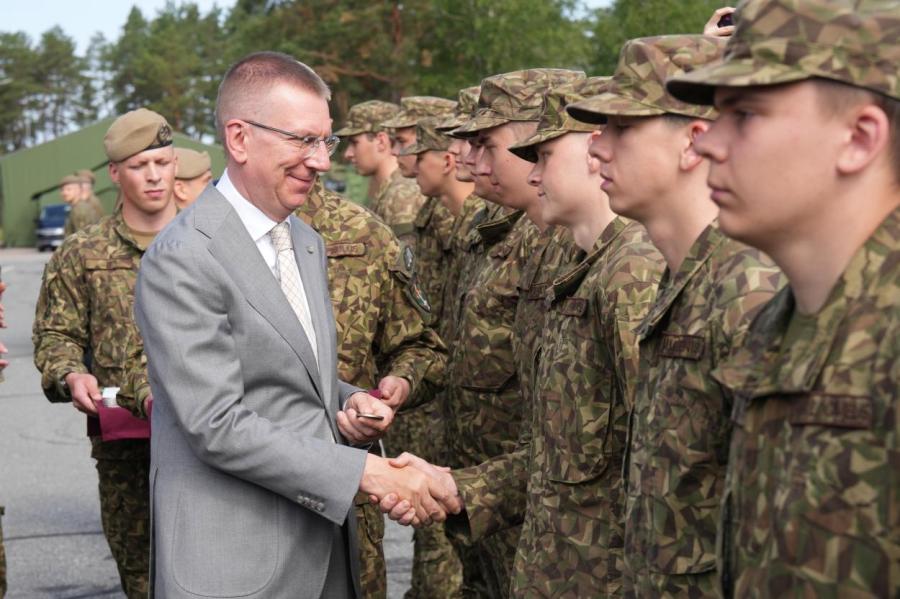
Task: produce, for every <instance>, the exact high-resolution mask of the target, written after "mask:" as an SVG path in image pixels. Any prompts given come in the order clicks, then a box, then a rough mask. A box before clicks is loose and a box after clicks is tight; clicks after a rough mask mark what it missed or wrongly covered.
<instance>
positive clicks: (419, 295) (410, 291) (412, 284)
mask: <svg viewBox="0 0 900 599" xmlns="http://www.w3.org/2000/svg"><path fill="white" fill-rule="evenodd" d="M405 290H406V297H408V298H409V300H410V301H411V302H412V303H413V305H414V306H415V307H416V308H418V309H419V311H420V312H422V313H423V314H425V315H430V314H431V303H430V302H429V301H428V298H427V297H425V293H424V292H423V291H422V288H421V287H420V286H419V281H418V280H417V279H416V278H415V277H413V278H412V279H411V280H410V281H409V283H407V284H406V286H405Z"/></svg>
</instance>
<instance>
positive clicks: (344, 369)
mask: <svg viewBox="0 0 900 599" xmlns="http://www.w3.org/2000/svg"><path fill="white" fill-rule="evenodd" d="M297 216H298V217H300V218H301V219H303V220H304V221H305V222H306V223H307V224H308V225H310V226H311V227H312V228H313V229H315V230H316V232H317V233H319V235H321V236H322V239H323V240H324V242H325V249H326V253H327V255H328V283H329V289H330V292H331V298H332V303H333V307H334V316H335V325H336V327H337V352H338V375H339V376H340V378H341V380H343V381H345V382H348V383H350V384H352V385H356V386H357V387H360V388H362V389H372V388H375V387H378V388H380V389H382V391H384V392H385V400H386V401H388V402H389V403H392V405H404V402H405V401H406V399H407V397H409V398H411V399H413V400H415V399H419V398H422V397H427V396H428V394H425V393H416V391H417V390H418V389H419V388H420V387H421V386H423V385H426V384H434V383H435V382H438V383H439V382H441V381H442V380H443V373H444V367H445V365H446V348H445V347H444V344H443V343H442V342H441V340H440V338H438V336H437V333H435V332H434V330H432V329H431V328H429V327H428V326H427V324H426V319H429V318H430V317H431V313H430V306H429V304H428V302H427V300H426V299H425V296H424V295H423V293H422V291H421V290H420V289H419V287H418V283H417V281H416V276H415V272H413V270H412V267H413V266H414V265H413V264H412V261H411V260H410V259H408V256H409V250H408V248H405V247H404V246H402V245H401V244H400V242H399V241H398V240H397V239H396V237H395V236H394V234H393V233H392V232H391V230H390V228H389V227H387V226H386V225H385V224H384V223H382V222H381V221H380V220H379V219H378V218H376V217H375V216H374V215H372V213H371V212H369V211H368V210H366V209H365V208H363V207H362V206H358V205H356V204H354V203H352V202H350V201H348V200H345V199H344V198H342V197H341V196H339V195H337V194H335V193H333V192H330V191H328V190H326V189H325V188H324V186H323V185H322V184H321V181H317V182H316V184H315V187H314V188H313V191H312V192H311V193H310V195H309V197H308V199H307V201H306V203H305V204H304V205H303V206H302V207H301V208H300V209H299V210H298V211H297ZM379 365H383V366H381V367H380V368H379ZM379 371H382V372H387V373H389V374H388V375H387V376H386V377H384V378H381V377H380V376H379ZM400 379H402V380H400ZM400 386H404V387H408V392H406V393H403V392H400V393H399V394H398V393H395V392H393V391H392V389H396V388H398V387H400ZM388 392H390V393H388ZM394 395H398V396H397V397H396V398H394V397H393V396H394ZM356 506H357V507H356V509H357V518H356V521H357V526H358V527H359V546H360V558H361V559H360V575H361V587H362V591H363V594H364V595H365V597H368V598H378V597H386V596H387V578H386V573H385V564H384V549H383V547H382V543H381V541H382V538H383V537H384V520H383V517H382V515H381V512H380V511H379V510H378V508H377V507H376V506H373V505H371V504H370V503H369V500H368V496H367V495H366V494H364V493H360V494H359V495H357V498H356Z"/></svg>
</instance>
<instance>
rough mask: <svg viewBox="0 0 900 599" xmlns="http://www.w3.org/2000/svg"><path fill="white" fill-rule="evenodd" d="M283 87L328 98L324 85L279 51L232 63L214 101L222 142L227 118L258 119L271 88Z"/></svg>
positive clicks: (256, 54)
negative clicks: (283, 85) (289, 86)
mask: <svg viewBox="0 0 900 599" xmlns="http://www.w3.org/2000/svg"><path fill="white" fill-rule="evenodd" d="M279 84H287V85H291V86H294V87H297V88H298V89H302V90H304V91H307V92H309V93H311V94H314V95H316V96H318V97H320V98H323V99H324V100H325V101H328V100H330V99H331V90H330V89H328V85H326V83H325V82H324V81H323V80H322V78H321V77H319V76H318V75H317V74H316V72H315V71H313V70H312V69H311V68H309V67H308V66H306V65H305V64H303V63H302V62H300V61H299V60H296V59H295V58H293V57H291V56H288V55H287V54H282V53H281V52H254V53H253V54H248V55H247V56H245V57H244V58H242V59H241V60H239V61H237V62H236V63H234V64H233V65H232V66H231V68H230V69H228V72H227V73H226V74H225V78H224V79H222V83H221V84H220V85H219V94H218V97H217V98H216V129H217V130H218V132H219V137H220V138H223V139H224V128H225V123H227V122H228V120H229V119H234V118H240V119H256V120H259V119H260V117H261V113H262V111H264V110H265V105H266V102H265V97H266V95H267V94H268V93H269V92H270V91H271V90H272V88H273V87H275V86H276V85H279Z"/></svg>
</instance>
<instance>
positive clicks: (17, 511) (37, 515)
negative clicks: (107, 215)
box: [0, 249, 412, 599]
mask: <svg viewBox="0 0 900 599" xmlns="http://www.w3.org/2000/svg"><path fill="white" fill-rule="evenodd" d="M47 258H48V255H47V254H38V253H36V252H34V251H31V250H19V249H7V250H0V265H2V269H3V270H2V276H3V280H4V281H6V282H7V284H8V285H9V289H7V291H6V293H5V294H4V297H3V305H4V306H5V308H6V311H7V322H8V324H9V328H8V329H6V330H2V331H0V338H2V339H3V342H4V343H5V344H6V346H7V347H8V348H9V351H10V353H9V359H10V362H11V364H10V366H9V368H7V369H6V371H5V376H6V382H5V383H2V384H0V504H3V505H5V506H6V516H5V518H4V520H3V532H4V536H5V539H4V541H5V544H6V551H7V561H8V564H7V568H8V573H9V593H8V595H7V597H8V599H20V598H29V599H31V598H42V597H48V598H51V597H52V598H54V599H81V598H88V597H104V598H119V597H124V595H123V594H122V593H121V592H120V591H119V585H118V576H117V575H116V568H115V563H114V562H113V560H112V556H111V555H110V553H109V549H108V547H107V545H106V541H105V539H104V538H103V534H102V533H101V531H100V514H99V502H98V499H97V476H96V471H95V470H94V464H93V460H91V458H90V444H89V443H88V441H87V438H86V437H85V436H84V431H85V423H84V417H83V416H81V415H79V414H78V413H77V412H76V411H75V410H74V409H72V408H71V407H69V406H67V405H52V404H50V403H48V402H47V401H46V400H45V399H44V398H43V395H42V394H41V391H40V377H39V375H38V372H37V370H35V368H34V364H33V362H32V345H31V324H32V320H33V318H34V302H35V300H36V298H37V292H38V288H39V286H40V278H41V273H42V271H43V265H44V263H45V262H46V260H47ZM385 552H386V554H387V556H388V577H389V597H391V598H395V597H397V598H399V597H402V596H403V592H404V591H405V590H406V588H407V587H408V586H409V571H410V568H411V559H412V543H411V533H410V532H409V531H408V530H406V529H402V528H401V527H398V526H394V525H392V524H391V523H388V531H387V538H386V541H385Z"/></svg>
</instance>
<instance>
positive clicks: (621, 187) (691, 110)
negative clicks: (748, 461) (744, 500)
mask: <svg viewBox="0 0 900 599" xmlns="http://www.w3.org/2000/svg"><path fill="white" fill-rule="evenodd" d="M723 48H724V42H723V41H721V39H720V38H714V37H707V36H700V35H680V36H662V37H653V38H641V39H637V40H631V41H630V42H627V43H626V44H625V45H624V46H623V48H622V52H621V54H620V58H619V64H618V66H617V67H616V71H615V74H614V75H613V77H612V79H611V80H610V82H609V83H608V84H607V86H606V88H605V89H604V91H603V93H601V94H600V95H597V96H594V97H592V98H588V99H586V100H584V101H582V102H578V103H575V104H573V105H571V106H569V107H568V111H569V114H571V115H573V116H575V117H576V118H578V119H579V120H584V121H586V122H594V123H605V124H606V127H605V128H604V130H603V135H600V136H599V137H597V138H596V139H595V140H594V142H593V143H592V144H591V147H590V153H591V156H593V157H595V158H597V159H599V160H600V162H601V163H602V166H601V173H602V175H603V178H604V179H605V181H604V182H603V188H604V190H605V191H606V193H607V194H608V195H609V200H610V206H611V207H612V209H613V210H614V211H615V212H616V213H618V214H621V215H623V216H626V217H628V218H633V219H635V220H638V221H639V222H641V223H643V224H644V225H645V226H646V227H647V231H648V233H649V234H650V239H651V240H652V241H653V244H654V245H655V246H656V247H657V248H659V251H660V252H661V253H662V255H663V257H664V258H665V261H666V270H665V272H664V273H663V276H662V281H661V283H660V285H659V291H658V294H657V297H656V301H655V303H654V305H653V307H652V308H651V309H650V312H649V314H648V315H647V317H646V319H645V320H644V321H643V322H642V323H641V325H640V327H639V328H638V329H637V334H638V336H639V338H640V373H639V375H638V385H637V394H636V396H635V401H634V406H633V409H632V413H631V415H630V425H631V428H630V431H629V443H628V448H627V451H628V453H627V456H626V463H625V468H626V473H627V478H626V484H627V498H626V502H627V503H626V514H625V590H626V594H628V595H635V596H639V597H659V596H667V595H678V596H684V597H695V596H696V597H701V596H702V597H713V596H716V594H717V592H716V576H715V540H716V530H717V528H718V521H719V503H720V500H721V497H722V490H723V485H724V476H725V465H726V456H727V445H728V439H729V435H730V431H731V427H730V424H729V409H728V408H729V405H728V402H727V400H726V398H725V397H724V396H723V392H722V389H721V387H720V386H719V384H718V383H717V382H716V381H715V380H714V379H713V378H712V376H711V371H712V369H713V368H714V367H715V366H716V365H717V364H719V363H720V362H721V361H722V360H724V359H726V358H727V357H728V356H729V355H730V354H732V353H733V352H734V351H735V350H736V349H737V348H739V347H740V346H741V344H742V343H743V340H744V335H745V333H746V330H747V327H748V325H749V324H750V322H751V321H752V320H753V317H754V316H756V314H757V313H758V312H759V310H760V308H761V307H762V306H763V304H765V302H767V301H768V300H769V299H770V298H771V297H772V295H773V294H774V293H775V292H776V291H777V290H778V289H779V288H780V287H781V286H782V285H783V284H784V279H783V277H782V276H781V273H780V271H779V270H778V269H777V268H776V267H775V266H773V265H772V263H771V261H770V260H769V259H768V258H767V257H766V256H765V255H763V254H762V253H761V252H759V251H757V250H755V249H752V248H749V247H747V246H745V245H743V244H741V243H738V242H736V241H733V240H731V239H728V238H727V237H725V236H724V235H723V234H722V232H721V231H720V230H719V228H718V226H717V225H716V220H715V219H716V216H717V214H718V209H717V207H716V205H715V204H714V203H713V202H712V201H711V200H710V197H709V188H708V187H707V184H706V177H707V172H708V163H707V162H706V161H705V160H703V159H702V157H700V156H699V155H698V154H697V151H696V149H695V148H694V140H695V139H696V138H697V137H698V136H700V135H702V134H703V133H704V132H705V131H706V130H707V129H708V128H709V125H710V121H709V119H711V118H713V117H714V116H715V115H714V113H713V112H712V111H711V110H709V109H707V108H704V107H697V106H692V105H689V104H686V103H684V102H681V101H678V100H676V99H675V98H673V97H672V96H670V95H669V94H667V93H666V91H665V80H666V78H667V77H670V76H674V75H678V74H682V73H684V72H685V71H690V70H692V69H695V68H698V67H700V66H703V65H705V64H709V63H711V62H713V61H715V60H718V59H719V58H720V57H721V55H722V50H723Z"/></svg>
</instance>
